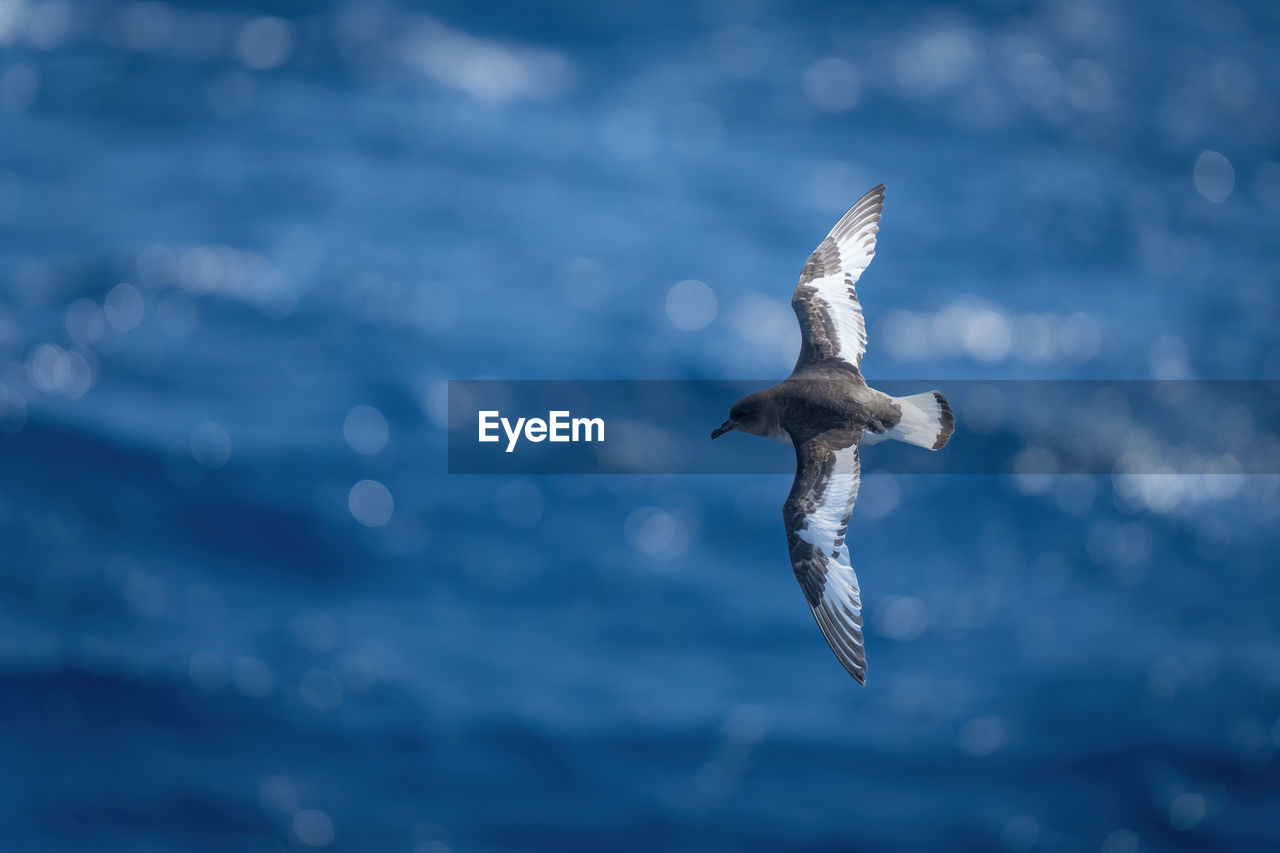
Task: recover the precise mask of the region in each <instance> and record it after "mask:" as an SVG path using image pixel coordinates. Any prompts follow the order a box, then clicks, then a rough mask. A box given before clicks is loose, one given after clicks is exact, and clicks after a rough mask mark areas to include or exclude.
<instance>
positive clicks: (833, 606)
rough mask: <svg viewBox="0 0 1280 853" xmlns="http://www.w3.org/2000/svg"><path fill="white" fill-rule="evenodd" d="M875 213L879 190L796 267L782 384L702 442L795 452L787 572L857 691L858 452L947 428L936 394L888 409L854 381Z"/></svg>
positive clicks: (937, 436)
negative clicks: (792, 326) (792, 331)
mask: <svg viewBox="0 0 1280 853" xmlns="http://www.w3.org/2000/svg"><path fill="white" fill-rule="evenodd" d="M883 201H884V185H883V184H882V185H880V186H878V187H876V188H875V189H873V190H871V191H870V192H869V193H867V194H866V195H865V196H863V197H862V198H861V199H859V200H858V202H857V203H856V204H854V206H853V207H852V208H850V209H849V212H848V213H846V214H845V215H844V216H843V217H841V219H840V221H839V222H837V223H836V226H835V227H834V228H832V229H831V233H830V234H828V235H827V237H826V239H824V240H823V241H822V243H820V244H819V245H818V248H817V249H815V250H814V251H813V254H811V255H810V256H809V259H808V261H806V262H805V265H804V268H803V269H802V270H801V273H800V281H799V283H798V284H797V285H796V290H795V294H794V295H793V296H792V299H791V307H792V308H793V309H794V310H795V312H796V317H797V318H798V319H799V321H800V330H801V333H802V344H801V348H800V357H799V359H798V360H797V361H796V366H795V369H794V370H793V371H792V372H791V375H790V376H789V377H787V378H786V379H785V380H783V381H782V382H781V383H779V384H778V385H775V386H774V387H772V388H768V389H766V390H764V391H758V392H756V393H755V394H749V395H748V396H746V397H743V398H742V399H741V400H739V401H738V402H737V403H735V404H734V405H733V408H732V409H731V410H730V413H729V419H728V420H727V421H725V422H724V423H723V424H721V426H720V427H719V428H718V429H716V430H715V431H714V432H712V433H711V437H712V438H716V437H717V436H719V435H722V434H724V433H726V432H729V431H730V430H738V431H740V432H748V433H751V434H753V435H759V436H763V437H765V438H771V439H774V440H775V441H781V442H784V443H787V444H791V445H792V446H794V447H795V450H796V477H795V480H794V481H793V483H792V485H791V493H790V494H789V495H788V496H787V500H786V503H785V504H784V505H783V508H782V517H783V522H784V525H785V527H786V531H787V548H788V551H789V553H790V556H791V566H792V568H793V569H794V570H795V574H796V579H797V580H798V581H799V582H800V587H801V589H802V590H804V594H805V599H806V601H808V603H809V607H810V609H811V610H812V611H813V616H814V619H816V620H817V622H818V627H819V628H821V629H822V634H823V636H825V637H826V639H827V642H828V643H829V644H830V646H831V649H832V651H834V652H835V653H836V657H837V658H839V659H840V662H841V663H842V664H844V667H845V669H847V670H848V671H849V673H850V674H851V675H852V676H853V677H854V678H855V679H857V680H858V682H859V683H865V682H866V655H865V652H864V651H863V637H862V613H861V611H862V600H861V590H860V588H859V586H858V579H857V577H856V575H855V574H854V571H853V568H852V565H851V564H850V559H849V549H848V546H847V544H846V542H845V534H846V532H847V530H848V526H849V518H850V514H851V513H852V511H853V504H854V501H855V500H856V499H857V497H858V486H859V481H860V474H861V464H860V460H859V457H858V448H859V446H861V445H868V444H874V443H876V442H878V441H883V440H884V439H889V438H892V439H897V440H899V441H905V442H907V443H909V444H915V445H918V446H920V447H925V448H928V449H930V450H938V449H939V448H941V447H942V446H943V445H945V444H946V443H947V440H948V439H949V438H950V437H951V433H952V431H953V430H954V425H955V420H954V417H953V415H952V413H951V407H950V406H949V405H948V404H947V401H946V398H945V397H943V396H942V394H940V393H939V392H937V391H929V392H926V393H923V394H914V395H911V396H908V397H891V396H889V395H888V394H885V393H883V392H881V391H877V390H875V389H874V388H872V387H870V386H869V385H867V382H866V380H865V379H863V377H862V370H861V364H862V354H863V352H864V351H865V349H866V341H867V338H866V324H865V323H864V321H863V318H862V306H861V304H859V302H858V296H857V291H856V289H855V284H856V282H857V280H858V278H859V276H860V275H861V273H862V271H863V270H864V269H866V268H867V265H868V264H870V263H871V258H872V256H873V255H874V254H875V242H876V234H877V232H878V231H879V221H880V209H881V205H882V203H883Z"/></svg>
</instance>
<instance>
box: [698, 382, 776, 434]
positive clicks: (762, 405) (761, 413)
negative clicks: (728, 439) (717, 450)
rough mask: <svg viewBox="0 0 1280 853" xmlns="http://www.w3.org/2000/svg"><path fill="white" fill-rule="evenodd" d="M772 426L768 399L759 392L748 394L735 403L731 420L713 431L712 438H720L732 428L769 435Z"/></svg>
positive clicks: (730, 415) (730, 413)
mask: <svg viewBox="0 0 1280 853" xmlns="http://www.w3.org/2000/svg"><path fill="white" fill-rule="evenodd" d="M771 427H772V422H771V418H770V417H769V406H768V401H767V400H766V399H765V398H764V395H763V394H761V393H759V392H757V393H755V394H748V395H747V396H745V397H743V398H742V399H741V400H739V401H738V402H736V403H734V404H733V408H731V409H730V410H729V420H727V421H725V422H724V423H722V424H720V426H718V427H716V428H715V429H714V430H712V431H711V437H712V438H719V437H720V436H722V435H724V434H725V433H726V432H729V431H730V430H735V429H736V430H738V431H739V432H749V433H751V434H752V435H768V434H769V432H770V429H771Z"/></svg>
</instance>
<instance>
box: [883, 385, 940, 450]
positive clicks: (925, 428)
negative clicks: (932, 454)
mask: <svg viewBox="0 0 1280 853" xmlns="http://www.w3.org/2000/svg"><path fill="white" fill-rule="evenodd" d="M893 402H895V403H897V404H898V406H899V407H901V409H902V419H901V420H899V421H898V423H897V425H896V426H894V427H893V428H892V429H889V430H886V431H885V432H884V434H882V435H879V436H876V438H877V439H879V440H884V439H886V438H893V439H897V440H898V441H905V442H906V443H907V444H914V445H915V446H916V447H923V448H925V449H926V450H937V449H939V448H940V447H942V446H943V445H945V444H946V443H947V441H948V439H950V438H951V433H953V432H955V428H956V418H955V415H953V414H952V413H951V405H950V404H949V403H947V398H946V397H944V396H942V394H941V392H938V391H926V392H925V393H923V394H912V395H911V396H909V397H894V398H893Z"/></svg>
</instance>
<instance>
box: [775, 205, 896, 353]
mask: <svg viewBox="0 0 1280 853" xmlns="http://www.w3.org/2000/svg"><path fill="white" fill-rule="evenodd" d="M883 205H884V184H881V185H880V186H878V187H876V188H875V189H873V190H871V191H870V192H868V193H867V194H866V195H864V196H863V197H862V198H860V199H858V201H857V202H856V203H855V204H854V205H853V207H851V208H849V211H848V212H847V213H845V215H844V216H842V217H840V221H839V222H837V223H836V224H835V227H834V228H832V229H831V233H829V234H828V235H827V236H826V238H825V239H824V240H823V241H822V242H821V243H819V244H818V248H816V249H814V251H813V254H811V255H810V256H809V260H808V261H806V262H805V265H804V269H802V270H801V271H800V281H799V283H798V284H797V285H796V290H795V294H794V295H793V296H792V297H791V307H792V308H793V309H795V312H796V317H797V318H798V319H799V320H800V331H801V333H802V338H803V344H802V346H801V348H800V358H799V360H798V361H797V363H796V367H797V368H799V367H801V366H802V365H805V364H811V363H813V362H816V361H824V360H826V359H831V358H838V359H840V360H842V361H844V362H846V363H848V364H850V365H852V366H853V367H859V366H860V365H861V364H862V356H863V354H864V353H865V352H866V351H867V327H866V323H865V322H864V321H863V318H862V306H861V305H860V304H859V302H858V292H857V287H856V285H857V283H858V279H859V278H860V277H861V275H862V271H863V270H865V269H866V268H867V267H868V266H869V265H870V264H871V259H872V258H873V257H875V252H876V235H877V234H878V233H879V231H880V211H881V208H882V207H883Z"/></svg>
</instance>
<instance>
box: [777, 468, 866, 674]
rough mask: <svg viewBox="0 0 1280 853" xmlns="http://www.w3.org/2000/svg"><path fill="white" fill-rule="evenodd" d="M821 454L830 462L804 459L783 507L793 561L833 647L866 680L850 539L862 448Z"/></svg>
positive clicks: (859, 606)
mask: <svg viewBox="0 0 1280 853" xmlns="http://www.w3.org/2000/svg"><path fill="white" fill-rule="evenodd" d="M816 452H819V451H815V453H816ZM820 452H822V453H825V455H826V456H827V459H826V460H825V462H823V461H815V460H814V459H813V458H810V459H809V460H808V461H809V464H804V463H803V462H802V464H801V466H800V472H799V474H798V475H797V478H796V483H795V484H794V485H793V486H792V493H791V496H790V497H789V498H788V499H787V506H786V508H785V509H784V520H785V521H786V524H787V538H788V540H789V544H790V546H791V547H790V551H791V563H792V568H794V569H795V572H796V578H797V580H799V581H800V586H801V587H802V588H803V589H804V592H805V597H806V599H807V600H808V602H809V608H810V609H811V610H812V611H813V618H814V619H815V620H816V621H817V623H818V627H819V628H820V629H822V635H823V636H824V637H826V639H827V643H828V644H829V645H830V646H831V650H832V651H834V652H835V654H836V657H837V658H838V659H839V660H840V663H842V664H843V665H844V668H845V669H847V670H848V671H849V674H850V675H852V676H853V677H854V678H855V679H857V681H858V682H859V683H866V671H867V658H866V654H865V652H864V651H863V638H862V597H861V593H862V590H861V589H860V588H859V586H858V577H857V575H856V574H855V573H854V571H853V566H852V565H851V562H850V559H849V546H848V545H847V544H846V543H845V533H846V531H847V530H848V527H849V516H850V513H851V512H852V511H853V504H854V502H855V501H856V500H857V499H858V485H859V482H860V479H861V476H860V475H861V466H860V464H859V461H858V448H857V445H851V446H849V447H846V448H843V449H841V450H836V451H830V450H821V451H820Z"/></svg>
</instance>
